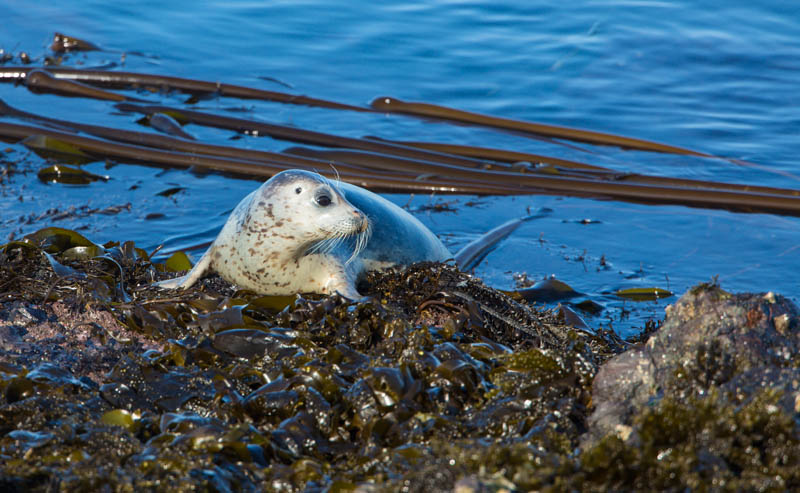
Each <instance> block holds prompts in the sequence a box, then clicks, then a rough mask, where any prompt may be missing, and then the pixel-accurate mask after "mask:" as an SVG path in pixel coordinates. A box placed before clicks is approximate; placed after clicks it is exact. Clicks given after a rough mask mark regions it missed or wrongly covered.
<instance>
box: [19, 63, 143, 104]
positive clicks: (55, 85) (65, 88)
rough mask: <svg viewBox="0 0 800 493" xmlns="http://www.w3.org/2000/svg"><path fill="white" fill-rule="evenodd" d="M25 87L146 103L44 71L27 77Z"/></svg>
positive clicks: (37, 71)
mask: <svg viewBox="0 0 800 493" xmlns="http://www.w3.org/2000/svg"><path fill="white" fill-rule="evenodd" d="M25 85H26V86H27V87H28V90H30V91H31V92H34V93H52V94H58V95H60V96H68V97H76V98H92V99H100V100H104V101H135V102H139V103H146V102H147V101H145V100H144V99H139V98H132V97H128V96H124V95H122V94H117V93H113V92H108V91H104V90H102V89H98V88H96V87H92V86H88V85H86V84H82V83H80V82H75V81H73V80H67V79H58V78H56V77H53V75H52V74H51V73H49V72H48V71H46V70H44V69H38V68H37V69H34V70H31V71H30V72H28V75H27V77H25Z"/></svg>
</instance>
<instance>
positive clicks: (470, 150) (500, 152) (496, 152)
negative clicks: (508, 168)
mask: <svg viewBox="0 0 800 493" xmlns="http://www.w3.org/2000/svg"><path fill="white" fill-rule="evenodd" d="M364 138H365V139H371V140H379V141H384V142H391V143H394V144H400V145H404V146H409V147H419V148H422V149H428V150H431V151H436V152H442V153H446V154H455V155H457V156H464V157H470V158H473V159H480V160H491V161H500V162H504V163H517V162H520V161H528V162H531V163H534V164H536V163H546V164H552V165H554V166H561V167H563V168H575V169H587V170H598V171H610V170H609V169H608V168H603V167H601V166H595V165H592V164H587V163H581V162H578V161H570V160H568V159H560V158H555V157H551V156H543V155H541V154H530V153H527V152H517V151H508V150H504V149H493V148H490V147H475V146H466V145H458V144H442V143H438V142H416V141H406V140H389V139H383V138H381V137H376V136H372V135H370V136H366V137H364Z"/></svg>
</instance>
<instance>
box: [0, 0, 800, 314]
mask: <svg viewBox="0 0 800 493" xmlns="http://www.w3.org/2000/svg"><path fill="white" fill-rule="evenodd" d="M716 3H717V5H713V6H710V5H708V4H704V5H703V6H702V7H701V6H699V5H696V4H695V3H693V2H648V1H638V2H624V1H610V2H588V1H586V2H537V3H536V4H532V3H530V2H504V3H500V4H492V5H484V4H482V3H479V2H469V1H461V2H459V1H438V2H429V3H424V4H423V3H414V4H411V5H409V4H408V3H406V2H396V3H390V4H388V5H387V4H386V3H383V4H381V5H375V4H373V3H371V2H349V3H346V4H342V5H340V4H338V3H337V4H333V3H330V2H270V3H269V4H268V5H262V4H259V3H253V2H236V1H234V2H218V3H210V4H205V5H203V6H202V8H197V6H196V4H194V3H189V2H168V3H163V2H160V3H149V2H148V3H144V4H138V5H136V6H129V7H128V6H121V5H117V4H108V3H106V2H96V1H95V2H59V3H58V4H57V5H56V4H51V3H49V2H47V3H46V2H38V3H37V2H26V3H25V4H24V5H23V4H21V3H18V2H0V7H2V9H3V12H4V18H5V19H6V20H5V21H4V22H3V23H2V24H3V25H2V26H1V27H0V47H2V48H3V49H4V50H5V51H6V52H13V53H18V52H20V51H25V52H27V53H28V54H29V55H31V56H32V57H34V58H37V57H38V58H39V62H41V57H43V56H44V55H46V54H49V53H48V52H47V45H48V44H49V41H50V39H51V36H52V34H53V32H55V31H62V32H65V33H67V34H71V35H74V36H78V37H82V38H84V39H87V40H90V41H92V42H94V43H96V44H98V45H100V46H101V47H103V48H105V50H106V51H103V52H98V53H90V54H88V55H78V56H74V57H72V58H70V60H69V63H72V64H76V65H77V64H80V65H81V66H93V65H101V64H105V63H115V64H119V65H122V66H123V67H124V69H126V70H134V71H145V72H155V73H162V74H170V75H178V76H182V77H194V78H199V79H208V80H220V81H225V82H230V83H237V84H244V85H250V86H255V87H262V88H265V89H274V90H279V91H284V90H287V89H286V88H285V87H284V86H282V85H280V84H278V83H277V82H272V81H270V80H268V78H274V79H278V80H279V81H282V82H284V83H288V84H291V85H292V86H293V89H292V91H295V92H297V93H303V94H307V95H309V96H314V97H320V98H326V99H332V100H337V101H341V102H345V103H349V104H355V105H363V104H366V103H367V102H368V101H370V100H371V99H372V98H374V97H375V96H378V95H392V96H396V97H399V98H402V99H406V100H419V101H428V102H432V103H437V104H443V105H448V106H453V107H458V108H463V109H467V110H472V111H479V112H484V113H491V114H495V115H498V116H506V117H510V118H518V119H526V120H531V121H541V122H546V123H551V124H559V125H570V126H577V127H582V128H588V129H592V130H598V131H605V132H612V133H619V134H623V135H630V136H634V137H640V138H645V139H652V140H657V141H660V142H665V143H669V144H674V145H679V146H683V147H689V148H694V149H698V150H702V151H706V152H709V153H712V154H718V155H724V156H730V157H736V158H742V159H747V160H749V161H752V162H754V163H757V164H759V165H761V167H745V166H737V165H735V164H732V163H731V162H729V161H724V160H710V159H703V158H691V157H685V156H671V155H654V154H650V153H641V152H626V151H622V150H618V149H613V148H603V149H597V148H590V147H589V146H584V145H579V146H574V145H570V146H565V145H553V144H550V143H546V142H542V141H537V140H532V139H527V138H523V137H519V136H514V135H509V134H503V133H498V132H492V131H489V130H481V129H474V128H468V127H459V126H453V125H446V124H441V123H431V122H424V121H418V120H413V119H409V118H404V117H399V116H385V115H360V114H351V113H347V112H333V111H329V110H321V109H310V108H303V107H297V106H289V105H280V104H275V103H265V102H253V101H235V100H224V101H215V100H209V101H202V102H200V103H199V104H198V105H197V106H198V108H199V109H203V110H206V111H213V112H225V111H227V110H237V112H241V111H244V112H245V114H246V116H247V117H249V118H258V119H263V120H265V121H275V122H279V123H284V124H294V125H298V126H303V127H305V128H310V129H315V130H319V131H324V132H331V133H336V134H341V135H347V136H355V137H360V136H363V135H379V136H381V137H385V138H392V139H422V138H424V139H425V140H436V141H442V142H452V143H458V144H467V145H478V146H488V147H501V148H508V149H515V150H520V151H526V152H534V153H542V154H550V155H554V156H558V157H564V158H567V159H576V160H580V161H586V162H592V163H596V164H600V165H602V166H608V167H613V168H616V169H620V170H631V171H641V172H645V173H650V174H660V175H670V176H680V177H690V178H700V179H713V180H717V181H730V182H739V183H754V184H756V183H757V184H760V185H770V186H777V187H791V188H800V181H798V179H797V178H796V177H795V176H794V175H800V169H798V166H797V165H796V156H797V155H798V154H800V153H799V152H798V151H799V150H800V149H798V147H800V142H798V140H797V138H796V129H797V128H798V124H800V116H798V112H797V111H796V109H797V107H798V104H800V93H798V91H797V87H798V82H800V81H799V80H798V76H797V74H798V73H800V72H798V69H800V61H798V60H799V59H798V58H797V56H796V54H797V53H798V52H800V51H798V49H800V38H798V37H797V36H796V33H797V32H800V7H792V8H789V7H787V6H786V3H785V2H767V3H764V2H762V3H760V4H759V5H753V4H752V3H751V2H739V1H734V2H716ZM792 9H793V11H792ZM0 98H3V99H5V100H7V101H9V102H10V103H12V104H14V105H15V106H18V107H20V108H21V109H25V110H29V111H35V112H39V113H50V114H54V115H63V116H67V117H69V118H71V119H74V120H77V121H82V122H87V123H96V124H106V125H114V126H117V127H122V128H130V129H140V128H139V127H138V125H136V123H135V121H134V120H135V118H134V117H131V116H129V115H119V114H116V113H115V112H114V110H113V108H112V106H111V105H110V104H109V103H106V102H101V101H89V100H67V99H65V98H58V97H55V96H46V95H39V96H37V95H33V94H30V93H28V92H27V91H25V90H24V89H22V88H14V87H12V86H10V85H6V84H4V85H0ZM168 98H172V99H174V101H173V103H174V104H180V103H181V102H182V99H183V98H182V97H180V96H178V95H171V96H168ZM189 130H190V131H191V132H192V133H193V134H194V135H195V136H197V137H198V139H201V140H204V141H209V142H214V143H222V144H231V145H239V146H242V147H249V148H260V149H275V150H279V149H283V148H285V147H287V146H288V145H289V144H286V143H283V142H278V141H273V140H271V139H268V138H243V139H240V140H235V141H231V140H230V138H231V137H232V135H231V133H230V132H224V131H219V130H214V129H208V128H200V127H197V128H195V127H193V128H191V129H189ZM11 151H12V152H10V153H7V154H4V155H3V157H4V158H5V159H6V160H7V161H8V160H10V161H16V160H18V159H20V158H21V157H22V156H23V155H24V154H25V151H24V150H23V148H22V147H20V146H13V148H11ZM105 168H107V165H106V164H105V163H95V164H91V165H89V166H88V169H89V170H90V171H92V172H95V173H98V174H107V175H110V176H111V177H112V179H111V180H110V181H108V182H107V183H103V182H96V183H93V184H91V185H88V186H84V187H75V186H65V185H45V184H42V183H40V182H38V181H37V180H36V178H35V171H36V170H38V168H37V169H34V170H32V171H34V172H31V173H28V174H17V175H14V176H13V177H11V182H10V184H9V183H6V185H5V186H4V187H3V188H2V189H0V191H1V192H2V193H0V207H1V208H2V209H1V210H2V211H3V213H2V216H0V234H2V237H3V238H6V237H7V236H8V235H9V234H10V233H12V232H13V233H15V234H17V235H19V234H20V233H26V232H30V231H32V230H35V229H38V228H39V227H43V226H46V225H48V224H49V223H47V221H48V219H47V217H49V216H47V215H44V216H43V218H42V219H41V220H39V221H36V220H35V219H36V218H37V217H38V216H40V215H42V214H44V213H45V212H46V211H47V210H48V209H59V210H67V209H69V208H70V207H72V206H76V207H78V206H81V205H85V204H87V203H89V204H90V205H91V206H92V207H96V208H103V207H108V206H112V205H120V204H125V203H128V202H130V203H132V204H133V207H132V209H131V211H130V212H123V213H120V214H117V215H113V216H101V215H95V216H92V217H84V218H78V219H75V220H65V221H63V222H61V223H59V224H57V225H59V226H64V227H82V226H86V227H87V228H88V231H87V233H88V234H89V235H90V236H92V237H93V238H94V239H96V240H98V241H106V240H110V239H118V238H123V239H135V240H136V241H137V243H138V244H140V245H141V246H143V247H145V248H146V249H150V248H152V247H154V246H155V245H157V244H159V243H161V242H165V241H166V242H167V243H168V245H169V246H173V247H185V246H189V245H192V244H196V243H200V242H202V241H203V240H208V239H211V238H212V237H213V236H214V234H215V231H216V228H218V227H220V226H221V224H222V223H223V222H224V220H225V217H226V216H227V213H228V212H229V211H230V210H231V208H232V207H233V206H234V205H235V204H236V203H237V202H238V201H239V200H240V198H241V197H243V196H244V195H245V194H246V193H248V192H249V190H251V189H252V188H254V187H255V186H257V183H255V182H248V181H241V180H233V179H229V178H223V177H219V176H198V175H193V174H191V173H186V172H181V171H162V170H158V169H153V168H146V167H139V166H122V165H119V166H113V167H111V169H105ZM176 185H180V186H183V187H186V190H185V191H183V192H180V193H178V194H176V195H173V196H170V197H164V196H160V195H158V192H160V191H163V190H165V189H167V188H170V187H173V186H176ZM390 198H391V199H392V200H394V201H395V202H397V203H399V204H402V205H406V204H409V203H410V205H411V207H412V208H413V207H415V206H419V205H424V204H427V203H429V202H436V201H438V200H454V199H455V200H458V201H459V202H458V206H457V207H456V208H457V211H456V212H442V213H430V212H422V213H420V214H419V217H420V219H421V220H422V221H423V222H425V223H426V224H427V225H429V226H430V227H431V228H432V229H433V230H434V231H435V232H436V233H437V234H439V235H441V236H442V237H443V238H444V239H445V240H446V241H447V242H448V244H449V246H451V247H452V248H454V249H457V248H458V247H459V246H460V245H463V244H464V243H466V242H467V241H469V240H471V239H472V238H474V237H475V236H476V235H478V234H480V233H481V232H483V231H485V230H488V229H490V228H491V227H493V226H495V225H497V224H500V223H501V222H504V221H506V220H508V219H510V218H513V217H517V216H520V215H523V214H524V213H525V211H526V209H527V208H528V207H531V208H535V207H542V206H546V207H550V208H552V209H554V214H553V215H552V216H551V217H548V218H544V219H540V220H537V221H534V222H531V223H528V224H525V225H523V226H522V227H521V228H520V229H519V230H518V231H517V232H516V233H515V234H514V236H513V237H512V238H511V239H509V240H508V241H507V242H505V243H504V244H503V245H501V247H500V248H498V249H497V250H496V251H495V252H493V253H492V254H491V255H490V256H489V257H488V258H487V259H486V260H485V261H484V263H483V264H482V265H481V266H480V267H479V268H478V269H477V275H479V276H481V277H482V278H484V279H485V280H486V281H487V282H489V283H490V284H492V285H494V286H497V287H501V288H508V287H511V286H512V285H513V279H512V274H513V273H515V272H527V274H528V275H529V277H531V278H541V277H543V276H548V275H551V274H553V275H556V276H557V277H558V278H560V279H562V280H565V281H567V282H569V283H570V284H571V285H572V286H573V287H574V288H575V289H577V290H579V291H582V292H585V293H590V294H592V296H593V297H594V298H595V299H596V300H597V301H601V302H606V303H610V305H609V306H613V307H615V308H616V310H613V311H610V312H606V313H604V314H603V315H601V317H600V318H598V319H595V320H594V323H595V324H597V323H603V324H606V323H607V322H608V318H609V317H612V318H614V322H613V323H614V326H615V327H616V328H618V329H619V328H626V327H628V328H629V327H636V326H641V325H642V323H643V320H644V319H646V318H647V317H651V316H652V317H660V316H661V314H662V313H663V303H661V304H651V303H635V304H634V303H632V302H627V303H624V304H623V303H622V302H620V301H610V300H614V298H613V297H612V296H610V295H607V294H609V293H612V292H613V291H616V290H617V289H620V288H625V287H636V286H659V287H663V288H669V289H671V290H673V291H675V292H682V291H684V290H685V289H687V288H688V287H689V286H691V285H693V284H695V283H697V282H700V281H706V280H709V279H710V278H711V277H712V276H719V280H720V281H721V283H722V285H723V287H725V288H726V289H729V290H755V291H761V290H775V291H777V292H781V293H783V294H786V295H789V296H791V297H795V298H796V297H797V295H798V286H797V283H796V281H794V280H793V278H792V276H790V275H787V273H791V272H795V271H797V270H798V267H800V266H799V265H798V260H797V259H798V251H797V246H798V244H800V242H799V241H798V239H800V234H799V233H798V220H797V219H795V218H784V217H778V216H772V215H745V214H731V213H727V212H721V211H705V210H697V209H687V208H683V207H672V206H670V207H648V206H638V205H631V204H623V203H617V202H602V201H594V200H585V199H562V198H558V197H546V196H545V197H542V196H531V197H517V198H482V199H480V200H478V201H474V198H473V197H456V198H444V197H427V196H416V197H412V198H409V197H408V196H391V197H390ZM473 202H475V203H473ZM153 214H163V217H162V218H160V219H146V217H154V216H153ZM148 215H149V216H148ZM31 216H32V217H31ZM21 217H22V219H21V220H20V218H21ZM585 218H588V219H592V220H595V221H596V222H594V223H592V224H582V223H581V222H580V220H581V219H585ZM29 220H30V221H29ZM28 222H30V224H28ZM622 307H624V308H625V309H633V310H634V311H633V313H632V315H631V318H630V319H628V320H626V321H620V320H618V319H619V317H620V314H621V313H623V312H622V311H621V310H620V308H622Z"/></svg>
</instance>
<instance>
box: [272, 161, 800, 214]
mask: <svg viewBox="0 0 800 493" xmlns="http://www.w3.org/2000/svg"><path fill="white" fill-rule="evenodd" d="M287 152H292V153H298V154H301V155H303V156H307V157H316V158H320V159H325V158H327V159H330V158H333V159H337V162H355V163H357V164H361V165H366V166H374V167H378V166H380V167H381V169H388V170H403V169H406V170H409V171H412V172H414V173H425V172H427V173H433V174H434V175H436V176H446V177H451V178H456V179H459V180H465V181H469V182H474V183H486V184H489V183H491V184H495V185H503V184H505V185H512V184H516V185H518V186H522V187H528V188H529V189H531V190H538V191H552V192H557V193H565V194H569V195H576V196H582V197H595V198H597V197H598V196H608V197H610V198H614V199H620V200H634V201H645V202H648V201H652V202H653V203H662V204H664V203H672V204H683V205H694V206H700V207H718V205H714V204H721V203H722V202H727V203H728V204H729V205H728V206H725V207H724V208H731V209H732V210H746V208H747V207H749V206H745V205H744V204H747V203H750V204H755V203H762V204H766V203H767V202H769V199H766V198H765V197H769V196H772V195H775V199H777V202H779V201H780V200H779V199H780V198H781V197H784V198H785V199H786V201H787V202H786V206H788V207H790V208H792V209H794V208H797V207H798V206H799V205H800V191H795V190H783V189H775V190H776V191H778V192H779V193H776V194H771V193H769V192H766V191H764V192H759V193H753V192H752V191H750V190H747V189H748V188H750V187H748V186H746V185H726V184H716V183H708V185H709V186H704V185H706V184H705V183H703V182H691V181H690V183H691V184H692V185H693V186H692V187H691V188H689V187H685V188H684V187H681V186H679V185H675V184H668V185H663V186H660V185H658V184H657V183H655V184H642V185H638V184H636V185H635V184H625V183H618V182H617V181H613V180H612V181H604V180H597V179H594V178H592V179H587V178H586V177H567V176H548V175H540V174H533V173H524V174H523V173H517V172H514V171H503V170H474V169H467V168H462V167H459V166H451V165H447V164H439V163H425V162H421V161H416V160H413V159H404V158H398V157H395V156H380V155H370V154H365V153H360V152H356V151H317V150H314V149H306V148H290V149H288V150H287ZM645 178H649V177H645ZM664 180H665V181H670V179H668V178H667V179H664ZM633 181H635V179H634V180H633ZM654 181H656V182H657V181H658V179H657V178H654ZM675 181H680V180H675ZM686 182H687V181H684V183H686ZM716 187H719V188H716ZM733 187H739V189H740V190H733V189H732V188H733ZM768 190H771V189H768ZM726 194H734V195H726ZM758 196H762V198H756V197H758ZM647 197H649V198H647ZM745 197H750V198H749V199H748V198H745ZM792 199H795V200H794V201H792ZM740 200H741V201H740ZM777 202H775V203H777ZM699 204H706V205H699ZM740 205H741V206H743V207H742V208H741V209H739V208H738V207H739V206H740Z"/></svg>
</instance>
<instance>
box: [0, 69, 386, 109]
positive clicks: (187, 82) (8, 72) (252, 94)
mask: <svg viewBox="0 0 800 493" xmlns="http://www.w3.org/2000/svg"><path fill="white" fill-rule="evenodd" d="M32 70H35V69H34V68H32V67H0V82H13V81H18V80H21V79H24V78H25V77H26V76H27V75H28V73H30V72H31V71H32ZM48 71H49V72H50V73H51V74H52V75H53V76H54V77H56V78H58V79H69V80H74V81H79V82H83V83H86V84H91V85H94V86H100V87H107V88H111V89H126V88H148V89H152V90H155V91H163V90H177V91H181V92H186V93H190V94H196V93H200V94H206V93H212V94H213V93H218V94H219V95H221V96H231V97H235V98H241V99H261V100H265V101H277V102H280V103H287V104H297V105H302V106H316V107H320V108H330V109H339V110H350V111H361V112H370V111H372V110H371V109H370V108H364V107H359V106H352V105H348V104H342V103H336V102H334V101H326V100H323V99H316V98H309V97H306V96H300V95H295V94H287V93H282V92H276V91H267V90H263V89H253V88H250V87H244V86H237V85H233V84H224V83H221V82H207V81H201V80H194V79H184V78H181V77H169V76H162V75H152V74H139V73H134V72H108V71H105V70H81V69H75V68H63V67H53V68H48Z"/></svg>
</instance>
